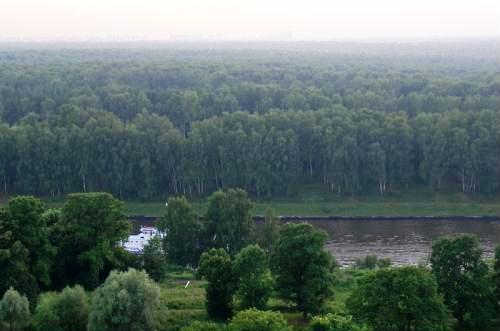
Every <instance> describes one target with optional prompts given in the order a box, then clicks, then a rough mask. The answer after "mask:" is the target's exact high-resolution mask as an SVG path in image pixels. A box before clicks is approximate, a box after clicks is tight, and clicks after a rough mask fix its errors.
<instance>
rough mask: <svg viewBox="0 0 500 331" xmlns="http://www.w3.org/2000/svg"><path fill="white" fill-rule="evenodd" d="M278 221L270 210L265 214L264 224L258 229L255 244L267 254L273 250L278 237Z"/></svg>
mask: <svg viewBox="0 0 500 331" xmlns="http://www.w3.org/2000/svg"><path fill="white" fill-rule="evenodd" d="M280 226H281V224H280V221H279V220H278V218H277V217H276V216H275V215H274V214H273V212H272V211H271V210H268V211H267V212H266V216H265V218H264V224H262V225H261V226H260V227H259V228H258V235H257V243H258V244H259V246H260V247H262V249H264V251H265V252H266V253H268V254H270V253H271V252H272V250H273V247H274V245H275V244H276V243H277V242H278V239H279V236H280Z"/></svg>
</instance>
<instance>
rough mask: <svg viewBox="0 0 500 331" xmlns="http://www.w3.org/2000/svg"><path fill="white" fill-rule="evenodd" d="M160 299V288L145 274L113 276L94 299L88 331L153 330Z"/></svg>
mask: <svg viewBox="0 0 500 331" xmlns="http://www.w3.org/2000/svg"><path fill="white" fill-rule="evenodd" d="M159 295H160V290H159V288H158V286H157V285H156V284H155V283H154V282H153V281H152V280H151V279H150V278H149V277H148V275H147V274H146V273H144V272H140V271H137V270H135V269H130V270H128V271H126V272H116V271H113V272H111V273H110V275H109V277H108V278H107V279H106V281H105V282H104V284H103V285H102V286H101V287H99V288H98V289H97V290H96V291H95V293H94V295H93V298H92V304H91V310H90V315H89V323H88V331H108V330H120V331H141V330H144V331H149V330H153V329H154V327H155V311H156V309H157V307H158V305H159Z"/></svg>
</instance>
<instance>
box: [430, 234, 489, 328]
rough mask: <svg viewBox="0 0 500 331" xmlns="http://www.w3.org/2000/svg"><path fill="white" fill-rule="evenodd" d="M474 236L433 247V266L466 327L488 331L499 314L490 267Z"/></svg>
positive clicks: (449, 303)
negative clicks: (489, 271)
mask: <svg viewBox="0 0 500 331" xmlns="http://www.w3.org/2000/svg"><path fill="white" fill-rule="evenodd" d="M481 256H482V250H481V248H480V247H479V240H478V239H477V237H475V236H472V235H460V236H455V237H443V238H440V239H438V240H437V241H436V242H434V244H433V245H432V254H431V259H430V262H431V266H432V272H433V273H434V275H435V276H436V279H437V283H438V286H439V292H440V293H441V294H442V295H443V297H444V302H445V303H446V305H447V306H448V307H449V308H450V310H451V312H452V313H453V316H454V317H455V318H456V319H457V320H458V323H459V326H460V327H462V328H472V329H485V328H487V327H488V326H489V325H491V320H492V318H493V316H494V314H495V309H494V308H495V304H494V294H493V292H492V286H491V284H490V282H489V279H488V277H487V276H488V266H487V265H486V263H485V262H484V261H483V260H482V259H481Z"/></svg>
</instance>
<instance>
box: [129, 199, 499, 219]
mask: <svg viewBox="0 0 500 331" xmlns="http://www.w3.org/2000/svg"><path fill="white" fill-rule="evenodd" d="M193 205H194V207H195V209H196V210H197V212H198V213H200V214H203V213H204V212H205V210H206V203H205V202H196V201H195V202H193ZM269 210H272V212H273V214H275V215H281V216H295V215H308V216H337V217H365V218H366V217H373V216H377V217H412V216H414V217H427V216H435V217H446V216H465V217H474V216H498V215H500V203H497V202H496V201H489V200H487V201H472V200H464V201H446V200H429V201H406V200H403V201H394V200H389V199H388V200H383V199H380V200H378V201H377V200H375V201H374V200H371V201H366V200H357V201H356V200H352V199H346V200H336V201H321V200H320V201H314V200H305V201H304V200H292V201H283V200H269V201H254V208H253V214H254V215H265V214H267V213H268V211H269ZM125 212H126V214H127V215H148V216H161V215H163V214H164V212H165V203H164V202H137V201H127V202H125Z"/></svg>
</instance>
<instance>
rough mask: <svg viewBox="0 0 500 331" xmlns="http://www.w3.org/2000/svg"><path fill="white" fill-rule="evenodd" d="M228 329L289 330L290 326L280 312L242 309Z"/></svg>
mask: <svg viewBox="0 0 500 331" xmlns="http://www.w3.org/2000/svg"><path fill="white" fill-rule="evenodd" d="M229 330H230V331H289V330H290V327H289V326H288V325H287V322H286V320H285V318H284V317H283V315H281V313H277V312H271V311H260V310H257V309H253V308H252V309H248V310H243V311H241V312H239V313H238V314H236V316H234V318H233V319H232V320H231V323H230V324H229Z"/></svg>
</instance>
